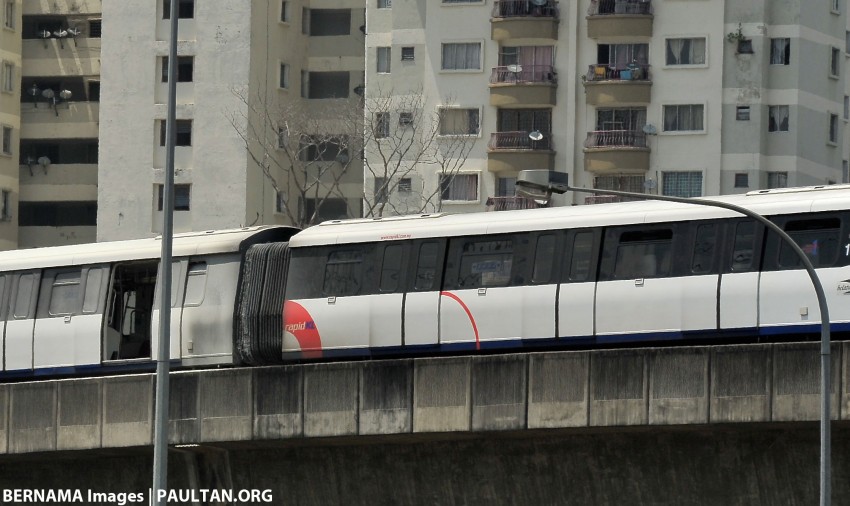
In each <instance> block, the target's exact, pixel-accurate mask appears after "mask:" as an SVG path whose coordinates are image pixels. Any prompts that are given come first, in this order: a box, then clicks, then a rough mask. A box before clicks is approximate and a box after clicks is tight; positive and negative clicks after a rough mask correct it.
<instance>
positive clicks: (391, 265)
mask: <svg viewBox="0 0 850 506" xmlns="http://www.w3.org/2000/svg"><path fill="white" fill-rule="evenodd" d="M376 253H377V256H376V258H377V259H380V277H379V279H378V287H377V290H376V293H375V294H373V295H370V296H369V346H370V347H372V348H375V347H386V346H401V344H402V332H403V331H402V313H403V310H404V307H403V304H404V282H405V279H404V276H403V273H404V272H406V271H407V260H408V258H409V257H410V243H403V242H388V243H379V244H378V245H377V251H376Z"/></svg>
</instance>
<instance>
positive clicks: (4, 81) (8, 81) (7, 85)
mask: <svg viewBox="0 0 850 506" xmlns="http://www.w3.org/2000/svg"><path fill="white" fill-rule="evenodd" d="M15 68H16V65H15V62H11V61H8V60H0V92H3V93H9V94H13V93H15Z"/></svg>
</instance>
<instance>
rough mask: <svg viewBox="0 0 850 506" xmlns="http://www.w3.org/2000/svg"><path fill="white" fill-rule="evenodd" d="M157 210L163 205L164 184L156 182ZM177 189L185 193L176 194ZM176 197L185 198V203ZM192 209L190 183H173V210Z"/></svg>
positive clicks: (160, 210)
mask: <svg viewBox="0 0 850 506" xmlns="http://www.w3.org/2000/svg"><path fill="white" fill-rule="evenodd" d="M156 187H157V194H158V197H157V209H156V210H157V212H162V211H163V207H164V206H165V204H164V202H163V201H164V200H165V185H164V184H157V185H156ZM178 191H180V192H183V191H185V195H178ZM178 197H183V198H185V202H186V203H185V204H182V203H181V202H179V201H178ZM191 210H192V184H191V183H180V184H175V185H174V211H191Z"/></svg>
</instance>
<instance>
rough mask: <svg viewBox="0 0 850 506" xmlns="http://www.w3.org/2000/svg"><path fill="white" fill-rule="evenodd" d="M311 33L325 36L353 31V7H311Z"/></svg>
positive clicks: (314, 35) (315, 35)
mask: <svg viewBox="0 0 850 506" xmlns="http://www.w3.org/2000/svg"><path fill="white" fill-rule="evenodd" d="M308 33H309V35H310V36H312V37H325V36H330V35H348V34H350V33H351V9H310V23H309V32H308Z"/></svg>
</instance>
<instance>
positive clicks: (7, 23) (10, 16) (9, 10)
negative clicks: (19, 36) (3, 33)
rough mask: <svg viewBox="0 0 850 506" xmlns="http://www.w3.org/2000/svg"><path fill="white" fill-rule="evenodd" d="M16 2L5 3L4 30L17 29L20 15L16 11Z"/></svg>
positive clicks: (8, 0) (11, 0) (5, 0)
mask: <svg viewBox="0 0 850 506" xmlns="http://www.w3.org/2000/svg"><path fill="white" fill-rule="evenodd" d="M15 7H16V5H15V0H4V2H3V29H4V30H11V31H15V30H16V29H17V23H16V21H17V17H18V13H17V11H16V9H15Z"/></svg>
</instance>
